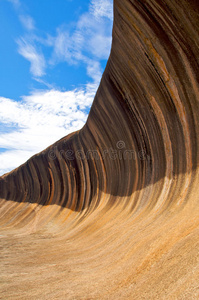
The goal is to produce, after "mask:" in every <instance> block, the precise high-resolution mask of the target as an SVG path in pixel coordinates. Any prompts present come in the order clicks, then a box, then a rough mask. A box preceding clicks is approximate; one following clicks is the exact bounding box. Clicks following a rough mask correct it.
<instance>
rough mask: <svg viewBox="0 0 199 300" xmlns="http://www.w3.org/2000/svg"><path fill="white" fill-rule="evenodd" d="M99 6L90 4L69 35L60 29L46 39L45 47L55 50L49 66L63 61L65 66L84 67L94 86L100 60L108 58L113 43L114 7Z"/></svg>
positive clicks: (98, 76)
mask: <svg viewBox="0 0 199 300" xmlns="http://www.w3.org/2000/svg"><path fill="white" fill-rule="evenodd" d="M100 3H101V5H100V6H99V5H98V2H97V1H91V5H90V9H89V11H88V12H86V13H84V14H82V15H81V16H80V17H79V20H78V22H77V24H76V26H75V28H73V30H72V33H71V32H70V31H69V30H68V29H66V28H65V27H64V26H61V27H59V28H58V29H57V35H56V36H55V37H50V36H48V39H47V43H48V45H49V41H50V43H51V46H52V47H53V48H54V50H53V55H52V58H51V60H50V63H51V64H56V63H59V62H64V61H65V62H67V63H68V64H78V63H83V64H85V66H86V69H87V74H88V75H89V76H90V77H91V78H92V79H93V80H94V81H95V82H96V80H97V81H98V82H99V79H100V78H101V75H102V72H101V67H100V60H105V59H107V58H108V56H109V53H110V48H111V41H112V36H111V35H112V32H111V27H112V17H111V13H110V11H112V10H113V4H112V1H105V0H103V1H101V2H100ZM99 8H100V10H99ZM92 65H93V66H92ZM92 70H93V71H92Z"/></svg>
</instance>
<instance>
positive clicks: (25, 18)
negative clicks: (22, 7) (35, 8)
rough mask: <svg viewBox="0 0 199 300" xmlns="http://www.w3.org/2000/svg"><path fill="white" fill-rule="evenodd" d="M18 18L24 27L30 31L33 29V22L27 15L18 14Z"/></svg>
mask: <svg viewBox="0 0 199 300" xmlns="http://www.w3.org/2000/svg"><path fill="white" fill-rule="evenodd" d="M19 19H20V21H21V23H22V25H23V26H24V28H25V29H27V30H30V31H31V30H34V29H35V22H34V20H33V18H32V17H30V16H29V15H20V16H19Z"/></svg>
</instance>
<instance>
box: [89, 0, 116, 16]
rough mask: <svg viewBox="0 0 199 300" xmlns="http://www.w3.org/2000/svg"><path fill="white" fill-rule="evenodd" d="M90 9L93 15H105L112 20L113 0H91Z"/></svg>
mask: <svg viewBox="0 0 199 300" xmlns="http://www.w3.org/2000/svg"><path fill="white" fill-rule="evenodd" d="M90 10H91V11H92V13H93V14H94V16H95V17H97V18H101V17H107V18H109V19H110V20H113V1H111V0H92V1H91V4H90Z"/></svg>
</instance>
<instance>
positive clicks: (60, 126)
mask: <svg viewBox="0 0 199 300" xmlns="http://www.w3.org/2000/svg"><path fill="white" fill-rule="evenodd" d="M96 88H97V86H96V85H92V84H89V85H87V86H86V88H85V89H81V90H73V91H66V92H62V91H58V90H48V91H36V92H34V93H32V94H31V95H29V96H24V97H23V98H22V101H21V102H16V101H14V100H12V99H7V98H3V97H0V122H1V123H3V124H4V126H8V127H13V126H15V130H13V131H11V132H9V133H1V134H0V147H1V148H4V149H7V150H6V152H3V153H0V175H2V174H3V173H5V172H8V171H10V170H11V169H13V168H15V167H17V166H19V165H20V164H22V163H23V162H25V161H26V160H27V159H28V158H29V157H30V156H32V155H34V154H35V153H37V152H39V151H42V150H43V149H45V148H46V147H47V146H49V145H50V144H52V143H54V142H56V141H57V140H59V139H60V138H62V137H63V136H65V135H67V134H69V133H71V132H73V131H76V130H78V129H80V128H82V127H83V125H84V124H85V121H86V119H87V113H88V110H89V108H90V105H91V103H92V101H93V97H94V95H95V92H96Z"/></svg>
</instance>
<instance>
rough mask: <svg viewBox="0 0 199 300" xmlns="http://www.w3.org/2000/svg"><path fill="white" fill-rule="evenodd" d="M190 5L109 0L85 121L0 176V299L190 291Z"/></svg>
mask: <svg viewBox="0 0 199 300" xmlns="http://www.w3.org/2000/svg"><path fill="white" fill-rule="evenodd" d="M198 10H199V5H198V2H197V1H196V0H189V1H187V0H180V1H179V0H164V1H160V0H122V1H119V0H115V1H114V24H113V41H112V49H111V54H110V58H109V60H108V63H107V67H106V69H105V72H104V74H103V76H102V79H101V83H100V86H99V89H98V91H97V93H96V96H95V99H94V102H93V105H92V108H91V111H90V114H89V117H88V120H87V122H86V124H85V126H84V127H83V128H82V129H81V130H80V131H78V132H75V133H72V134H71V135H69V136H66V137H64V138H63V139H61V140H60V141H58V142H56V143H55V144H54V145H52V146H50V147H49V148H47V149H45V150H44V151H43V152H41V153H39V154H37V155H35V156H34V157H32V158H30V159H29V160H28V161H27V162H26V163H25V164H23V165H22V166H20V167H19V168H17V169H15V170H14V171H12V172H10V173H8V174H5V175H4V176H2V177H1V178H0V199H1V202H0V225H1V236H0V238H1V239H0V245H1V254H0V256H1V296H2V299H12V300H13V299H20V300H22V299H114V300H115V299H199V286H198V282H199V168H198V162H199V152H198V149H199V148H198V146H199V98H198V96H199V92H198V75H199V68H198V59H199V34H198V33H199V14H198Z"/></svg>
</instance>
